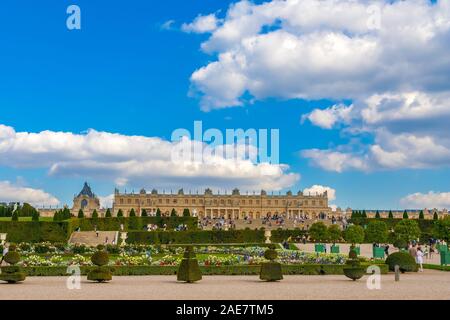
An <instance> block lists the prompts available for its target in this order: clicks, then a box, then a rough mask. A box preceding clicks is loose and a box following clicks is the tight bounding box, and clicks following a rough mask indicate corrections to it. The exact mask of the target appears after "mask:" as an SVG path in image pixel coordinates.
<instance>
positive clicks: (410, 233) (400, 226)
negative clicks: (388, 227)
mask: <svg viewBox="0 0 450 320" xmlns="http://www.w3.org/2000/svg"><path fill="white" fill-rule="evenodd" d="M420 233H421V232H420V228H419V224H418V223H417V221H415V220H407V219H404V220H401V221H400V222H399V223H397V224H396V225H395V227H394V235H395V238H396V239H399V240H403V241H406V242H409V241H411V240H417V239H418V238H419V237H420Z"/></svg>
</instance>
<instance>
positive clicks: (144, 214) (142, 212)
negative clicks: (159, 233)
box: [141, 209, 148, 217]
mask: <svg viewBox="0 0 450 320" xmlns="http://www.w3.org/2000/svg"><path fill="white" fill-rule="evenodd" d="M141 217H148V214H147V210H145V209H142V211H141Z"/></svg>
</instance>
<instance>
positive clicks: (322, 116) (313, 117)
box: [302, 104, 353, 129]
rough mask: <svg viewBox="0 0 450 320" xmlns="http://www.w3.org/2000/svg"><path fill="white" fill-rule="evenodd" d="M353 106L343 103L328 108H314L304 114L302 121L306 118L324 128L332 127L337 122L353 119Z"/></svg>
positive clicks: (346, 121)
mask: <svg viewBox="0 0 450 320" xmlns="http://www.w3.org/2000/svg"><path fill="white" fill-rule="evenodd" d="M352 109H353V106H349V107H347V106H345V105H343V104H339V105H334V106H332V107H330V108H326V109H323V110H322V109H314V110H313V111H311V112H310V113H308V114H305V115H303V116H302V123H303V122H304V121H305V120H309V121H311V122H312V123H313V124H314V125H316V126H318V127H320V128H322V129H331V128H333V127H334V126H335V124H337V123H340V122H343V123H348V122H350V120H351V112H352Z"/></svg>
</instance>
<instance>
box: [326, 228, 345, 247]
mask: <svg viewBox="0 0 450 320" xmlns="http://www.w3.org/2000/svg"><path fill="white" fill-rule="evenodd" d="M341 239H342V231H341V227H339V226H338V225H337V224H332V225H331V226H329V227H328V240H330V241H331V242H332V243H333V244H334V243H336V242H338V241H340V240H341Z"/></svg>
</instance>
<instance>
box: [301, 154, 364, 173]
mask: <svg viewBox="0 0 450 320" xmlns="http://www.w3.org/2000/svg"><path fill="white" fill-rule="evenodd" d="M300 154H301V155H302V156H303V157H304V158H308V159H310V163H311V164H312V165H314V166H318V167H321V168H322V169H325V170H328V171H336V172H343V171H346V170H361V171H368V170H369V163H368V157H367V156H359V155H354V154H351V153H345V152H341V151H333V150H320V149H309V150H303V151H301V153H300Z"/></svg>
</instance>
